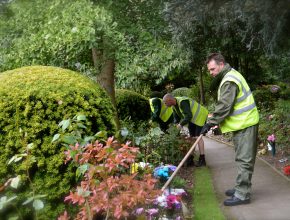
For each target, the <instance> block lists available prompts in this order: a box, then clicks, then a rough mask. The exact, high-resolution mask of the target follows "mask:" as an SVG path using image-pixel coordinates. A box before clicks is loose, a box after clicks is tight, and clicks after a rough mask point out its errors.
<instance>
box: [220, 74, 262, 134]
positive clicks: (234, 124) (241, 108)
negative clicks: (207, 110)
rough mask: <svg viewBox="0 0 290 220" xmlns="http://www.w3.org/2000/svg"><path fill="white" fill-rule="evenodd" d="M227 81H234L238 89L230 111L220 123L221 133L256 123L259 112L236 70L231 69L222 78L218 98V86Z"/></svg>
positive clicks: (247, 87)
mask: <svg viewBox="0 0 290 220" xmlns="http://www.w3.org/2000/svg"><path fill="white" fill-rule="evenodd" d="M227 81H231V82H234V83H235V84H236V85H237V86H238V87H239V91H238V94H237V96H236V101H235V104H234V106H233V111H232V113H231V114H230V115H229V116H228V117H227V118H226V119H225V120H224V121H223V122H222V123H221V124H220V128H221V131H222V132H223V133H226V132H230V131H238V130H241V129H244V128H247V127H250V126H252V125H255V124H257V123H258V122H259V113H258V109H257V107H256V104H255V101H254V97H253V95H252V92H251V90H250V88H249V86H248V84H247V82H246V80H245V79H244V77H243V76H242V75H241V74H240V73H239V72H237V71H236V70H234V69H232V70H231V71H229V72H228V73H227V74H226V75H225V76H224V78H223V79H222V81H221V83H220V86H219V89H218V99H220V98H221V97H220V88H221V86H222V85H223V84H224V83H225V82H227Z"/></svg>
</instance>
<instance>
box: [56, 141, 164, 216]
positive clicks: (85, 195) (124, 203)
mask: <svg viewBox="0 0 290 220" xmlns="http://www.w3.org/2000/svg"><path fill="white" fill-rule="evenodd" d="M129 144H130V143H129V142H127V143H126V144H119V143H117V142H116V141H115V140H114V138H113V137H110V138H108V140H107V141H106V142H105V143H104V144H103V143H101V142H99V141H96V142H95V143H94V144H87V145H85V146H83V147H81V146H80V145H78V144H76V145H75V146H70V149H69V150H67V151H66V152H65V154H66V161H65V162H66V163H67V162H69V161H73V162H74V163H75V164H76V165H77V166H78V169H77V176H81V177H82V181H81V182H80V185H79V186H78V187H77V189H76V190H74V191H71V192H70V195H69V196H67V197H65V201H68V202H71V203H73V204H77V205H78V206H79V207H80V211H79V213H78V214H77V216H76V217H75V219H93V218H94V216H96V215H102V216H104V217H106V219H108V218H109V217H111V218H112V217H113V218H115V219H120V218H122V217H125V218H126V217H129V216H130V215H132V213H134V211H135V210H136V208H138V207H140V206H144V205H146V204H152V202H153V201H154V199H155V198H156V197H157V196H158V195H159V194H160V190H156V189H155V183H156V182H157V180H156V179H154V178H153V176H152V175H151V174H145V175H144V176H142V177H140V176H139V175H138V178H136V175H137V174H132V175H131V174H129V173H130V172H129V167H130V164H132V163H134V162H135V158H136V156H137V153H138V152H139V150H138V148H135V147H130V146H129ZM66 219H69V216H68V214H67V212H65V213H64V214H63V215H62V216H60V217H59V220H66Z"/></svg>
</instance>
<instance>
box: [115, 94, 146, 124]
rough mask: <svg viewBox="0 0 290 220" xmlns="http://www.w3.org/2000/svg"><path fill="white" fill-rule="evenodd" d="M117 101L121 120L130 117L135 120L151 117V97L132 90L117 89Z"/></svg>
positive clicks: (144, 119)
mask: <svg viewBox="0 0 290 220" xmlns="http://www.w3.org/2000/svg"><path fill="white" fill-rule="evenodd" d="M116 102H117V111H118V116H119V118H120V119H121V120H124V119H126V118H130V119H131V120H132V121H134V122H139V121H140V122H142V121H147V120H149V119H150V115H151V111H150V105H149V98H146V97H145V96H143V95H141V94H139V93H136V92H133V91H130V90H126V89H117V90H116ZM137 124H138V123H137Z"/></svg>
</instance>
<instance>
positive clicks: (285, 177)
mask: <svg viewBox="0 0 290 220" xmlns="http://www.w3.org/2000/svg"><path fill="white" fill-rule="evenodd" d="M206 137H207V138H210V139H212V140H215V141H217V142H220V143H222V144H225V145H228V146H231V147H234V145H233V144H230V143H227V142H224V141H221V140H219V139H216V138H213V137H210V136H206ZM256 158H258V159H259V160H260V161H262V162H264V163H265V164H267V165H268V166H269V167H271V168H272V169H273V170H274V171H275V172H276V173H278V174H279V175H280V176H282V177H284V179H286V180H288V181H289V182H290V178H289V177H287V176H285V175H284V174H283V173H281V172H280V171H279V170H277V169H276V168H275V167H274V166H273V165H271V164H270V163H268V162H267V161H266V160H264V159H263V158H261V157H259V156H256Z"/></svg>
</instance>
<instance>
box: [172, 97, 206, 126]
mask: <svg viewBox="0 0 290 220" xmlns="http://www.w3.org/2000/svg"><path fill="white" fill-rule="evenodd" d="M175 98H176V100H177V104H178V108H179V111H180V112H181V113H182V114H183V115H184V113H183V110H182V109H181V108H180V103H181V102H182V101H183V100H188V101H189V104H190V109H191V113H192V118H191V120H190V121H191V122H192V123H193V124H196V125H198V126H203V125H204V124H205V122H206V119H207V115H208V111H207V109H206V108H205V107H203V106H202V105H200V104H199V103H197V102H196V101H194V100H193V99H190V98H187V97H175Z"/></svg>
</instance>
